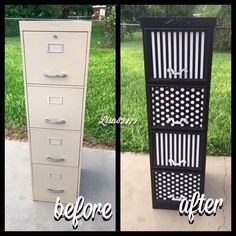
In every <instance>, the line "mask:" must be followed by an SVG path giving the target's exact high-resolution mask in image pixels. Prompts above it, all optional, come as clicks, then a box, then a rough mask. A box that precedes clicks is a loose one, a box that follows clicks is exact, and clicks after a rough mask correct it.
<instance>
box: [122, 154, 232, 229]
mask: <svg viewBox="0 0 236 236" xmlns="http://www.w3.org/2000/svg"><path fill="white" fill-rule="evenodd" d="M149 169H150V164H149V155H146V154H135V153H122V155H121V230H122V231H133V230H137V231H218V230H219V231H230V230H231V158H230V157H207V162H206V178H205V195H206V197H210V198H213V199H216V198H223V200H224V205H223V208H222V209H218V210H217V214H216V215H215V216H214V215H212V216H206V215H203V216H199V215H195V220H194V223H193V224H189V223H188V219H187V216H180V215H179V212H178V210H177V211H176V210H165V209H153V208H152V204H151V183H150V170H149Z"/></svg>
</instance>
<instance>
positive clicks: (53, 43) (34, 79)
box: [23, 31, 88, 86]
mask: <svg viewBox="0 0 236 236" xmlns="http://www.w3.org/2000/svg"><path fill="white" fill-rule="evenodd" d="M23 37H24V45H25V65H26V68H27V70H26V82H27V83H32V84H54V85H78V86H83V85H84V80H85V69H86V53H87V37H88V33H87V32H27V31H24V33H23Z"/></svg>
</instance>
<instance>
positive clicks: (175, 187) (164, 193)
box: [154, 170, 201, 201]
mask: <svg viewBox="0 0 236 236" xmlns="http://www.w3.org/2000/svg"><path fill="white" fill-rule="evenodd" d="M200 182H201V174H197V173H183V172H178V173H177V172H171V171H157V170H155V171H154V190H155V198H156V200H168V201H169V200H171V201H180V200H181V199H182V198H184V197H185V198H187V199H191V198H192V195H193V194H194V192H196V191H199V192H200Z"/></svg>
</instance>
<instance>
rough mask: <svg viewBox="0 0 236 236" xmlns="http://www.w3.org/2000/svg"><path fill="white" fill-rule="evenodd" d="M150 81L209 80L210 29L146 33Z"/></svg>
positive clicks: (176, 29) (178, 29) (159, 30)
mask: <svg viewBox="0 0 236 236" xmlns="http://www.w3.org/2000/svg"><path fill="white" fill-rule="evenodd" d="M147 36H148V41H149V42H150V43H149V44H148V45H149V46H150V47H149V48H148V50H149V55H150V57H151V58H150V62H151V63H150V65H149V73H150V74H149V78H152V79H154V80H158V81H161V80H163V81H172V80H175V81H180V82H181V81H182V82H183V81H191V82H196V81H206V78H207V76H206V73H207V69H208V68H207V66H206V64H205V61H206V58H207V56H208V55H209V47H208V44H207V42H208V37H209V30H208V29H206V28H199V29H181V28H175V29H173V28H169V29H155V30H154V29H152V30H149V31H148V33H147Z"/></svg>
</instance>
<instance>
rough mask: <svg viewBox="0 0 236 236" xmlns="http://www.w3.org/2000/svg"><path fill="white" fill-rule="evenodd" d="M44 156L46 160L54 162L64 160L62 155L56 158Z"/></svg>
mask: <svg viewBox="0 0 236 236" xmlns="http://www.w3.org/2000/svg"><path fill="white" fill-rule="evenodd" d="M46 158H47V160H48V161H55V162H61V161H65V158H63V157H59V158H56V157H51V156H46Z"/></svg>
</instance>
